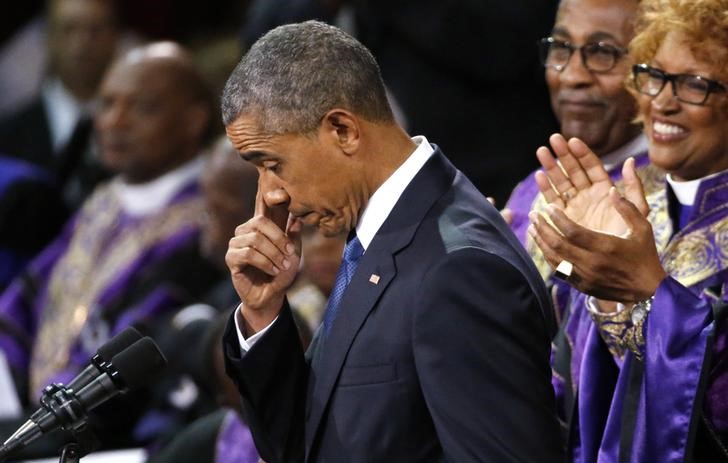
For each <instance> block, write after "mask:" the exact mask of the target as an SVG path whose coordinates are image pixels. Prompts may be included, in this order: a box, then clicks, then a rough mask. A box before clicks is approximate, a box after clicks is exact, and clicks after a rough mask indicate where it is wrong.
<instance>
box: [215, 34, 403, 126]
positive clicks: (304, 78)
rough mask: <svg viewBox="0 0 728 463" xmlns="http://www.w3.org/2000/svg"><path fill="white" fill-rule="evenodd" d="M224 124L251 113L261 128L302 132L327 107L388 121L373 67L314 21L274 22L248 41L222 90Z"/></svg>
mask: <svg viewBox="0 0 728 463" xmlns="http://www.w3.org/2000/svg"><path fill="white" fill-rule="evenodd" d="M221 106H222V119H223V123H224V124H225V125H226V126H227V125H229V124H230V123H232V122H233V121H234V120H235V119H237V118H238V117H240V115H242V114H244V113H245V114H251V115H254V117H255V118H256V122H257V123H258V124H260V126H261V128H262V129H263V130H264V131H265V132H267V133H277V134H280V133H307V132H311V131H313V130H315V129H316V127H318V125H319V123H320V122H321V118H322V117H323V116H324V114H326V112H327V111H329V110H331V109H333V108H337V107H338V108H342V109H346V110H350V111H352V112H354V113H356V114H358V115H360V116H362V117H363V118H364V119H367V120H370V121H373V122H390V121H393V120H394V117H393V115H392V110H391V108H390V106H389V102H388V101H387V95H386V92H385V90H384V83H383V81H382V76H381V73H380V71H379V66H378V65H377V62H376V60H375V59H374V57H373V56H372V54H371V53H370V52H369V50H368V49H367V48H366V47H365V46H364V45H362V44H361V43H359V42H358V41H357V40H356V39H354V38H353V37H351V36H350V35H348V34H346V33H345V32H343V31H342V30H340V29H338V28H336V27H334V26H330V25H327V24H324V23H322V22H318V21H306V22H303V23H298V24H288V25H285V26H280V27H277V28H275V29H273V30H271V31H269V32H268V33H267V34H265V35H264V36H263V37H261V38H260V39H259V40H258V41H257V42H255V43H254V44H253V46H252V47H251V48H250V50H249V51H248V53H246V55H245V56H243V58H242V59H241V60H240V62H239V63H238V65H237V66H236V67H235V70H233V72H232V74H231V75H230V77H229V78H228V81H227V83H226V84H225V88H224V90H223V94H222V102H221Z"/></svg>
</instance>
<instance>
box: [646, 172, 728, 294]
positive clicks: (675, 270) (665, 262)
mask: <svg viewBox="0 0 728 463" xmlns="http://www.w3.org/2000/svg"><path fill="white" fill-rule="evenodd" d="M717 188H728V185H720V186H718V187H717ZM704 196H706V195H704ZM647 202H648V204H649V205H650V215H649V216H648V219H649V221H650V223H651V224H652V229H653V233H654V235H655V243H656V244H657V251H658V253H659V255H660V259H661V261H662V266H663V268H664V269H665V271H666V272H667V273H668V274H670V276H672V277H673V278H675V279H676V280H677V281H679V282H680V284H682V285H683V286H686V287H689V286H693V285H695V284H697V283H699V282H701V281H703V280H705V279H706V278H708V277H710V276H712V275H714V274H716V273H717V272H719V271H721V270H723V269H725V268H726V267H727V266H728V204H722V205H719V206H718V207H715V208H713V209H711V210H703V207H702V205H701V204H696V205H695V206H694V207H696V208H698V210H699V213H698V214H697V217H696V218H695V219H694V220H695V221H698V220H706V219H708V221H709V216H712V215H716V214H719V215H722V216H723V217H721V218H720V219H718V220H715V221H713V222H712V223H710V222H709V223H708V224H707V225H706V226H704V227H700V228H696V229H694V230H692V231H688V232H687V233H684V232H682V231H680V232H678V233H676V234H675V236H672V231H673V226H672V220H671V219H670V214H669V212H668V204H667V191H666V189H664V188H663V190H662V191H658V192H655V193H653V194H652V195H649V196H648V197H647ZM693 225H694V223H690V224H687V225H686V226H685V227H684V230H690V229H691V228H693ZM671 236H672V239H671Z"/></svg>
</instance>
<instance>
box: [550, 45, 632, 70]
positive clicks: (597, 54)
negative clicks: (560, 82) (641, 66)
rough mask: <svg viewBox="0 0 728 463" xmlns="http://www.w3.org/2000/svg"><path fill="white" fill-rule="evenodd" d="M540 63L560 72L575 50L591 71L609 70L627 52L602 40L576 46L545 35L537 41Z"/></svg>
mask: <svg viewBox="0 0 728 463" xmlns="http://www.w3.org/2000/svg"><path fill="white" fill-rule="evenodd" d="M538 48H539V52H540V56H541V63H542V64H543V65H544V66H546V67H547V68H553V69H555V70H556V71H558V72H561V71H563V70H564V68H566V65H567V64H569V59H571V55H573V54H574V52H575V51H576V50H579V53H580V54H581V62H582V63H584V66H585V67H586V68H587V69H588V70H590V71H592V72H607V71H611V70H612V69H613V68H614V66H616V65H617V62H618V61H619V60H620V58H622V57H623V56H624V55H626V54H627V49H626V48H622V47H618V46H616V45H611V44H608V43H604V42H594V43H585V44H584V45H582V46H580V47H577V46H576V45H573V44H572V43H570V42H567V41H566V40H559V39H555V38H553V37H546V38H543V39H541V40H539V41H538Z"/></svg>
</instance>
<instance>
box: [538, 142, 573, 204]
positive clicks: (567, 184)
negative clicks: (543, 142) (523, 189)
mask: <svg viewBox="0 0 728 463" xmlns="http://www.w3.org/2000/svg"><path fill="white" fill-rule="evenodd" d="M553 137H554V136H553V135H552V138H553ZM559 137H560V135H559ZM536 157H537V158H538V161H539V162H540V163H541V165H542V166H543V172H544V173H545V174H546V176H547V177H548V179H549V182H551V185H553V187H554V189H555V190H556V191H557V192H558V193H559V194H560V193H563V192H565V191H568V190H569V189H570V188H573V185H572V184H571V181H570V180H569V178H568V177H567V176H566V174H565V173H564V171H563V170H562V169H561V166H560V165H559V164H558V163H557V162H556V159H555V158H554V157H553V155H551V151H549V149H548V148H546V147H543V146H542V147H540V148H539V149H537V150H536Z"/></svg>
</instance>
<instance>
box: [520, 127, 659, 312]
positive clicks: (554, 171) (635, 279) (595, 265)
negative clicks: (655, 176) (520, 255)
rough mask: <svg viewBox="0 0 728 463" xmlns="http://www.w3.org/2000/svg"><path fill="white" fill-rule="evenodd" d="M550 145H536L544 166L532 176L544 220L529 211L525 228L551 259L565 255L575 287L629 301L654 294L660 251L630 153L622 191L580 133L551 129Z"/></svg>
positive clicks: (555, 261) (560, 259) (556, 262)
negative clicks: (571, 134)
mask: <svg viewBox="0 0 728 463" xmlns="http://www.w3.org/2000/svg"><path fill="white" fill-rule="evenodd" d="M549 141H550V143H551V147H552V149H553V151H554V153H556V156H557V159H558V161H559V162H558V163H557V162H556V159H554V158H553V156H552V155H551V153H550V151H549V150H548V148H545V147H541V148H539V149H538V151H537V157H538V159H539V162H540V163H541V165H542V166H543V168H544V170H543V171H542V172H539V173H538V174H537V176H536V182H537V183H538V186H539V189H540V190H541V193H542V194H543V195H544V197H545V199H546V201H547V202H548V203H549V206H548V208H547V211H548V212H547V213H548V217H549V219H550V220H551V222H552V223H549V222H548V221H547V220H545V219H544V217H542V216H540V215H539V214H537V213H534V212H532V213H531V214H530V215H529V218H530V219H531V222H532V225H531V227H530V228H529V233H530V234H531V236H532V237H533V239H534V241H535V242H536V244H537V245H538V246H539V247H540V248H541V250H542V251H543V254H544V257H545V258H546V260H547V261H548V262H549V264H550V265H552V266H553V267H557V266H558V265H559V264H560V263H561V262H563V261H566V262H570V263H571V264H572V268H571V272H570V274H568V275H564V277H566V278H567V280H568V282H569V283H570V284H572V285H573V286H575V287H576V288H577V289H579V290H580V291H582V292H584V293H587V294H590V295H592V296H595V297H597V298H601V299H605V300H612V301H621V302H634V301H639V300H642V299H645V298H647V297H649V296H651V295H653V294H654V292H655V290H656V288H657V286H658V285H659V283H660V281H662V279H663V278H664V277H665V271H664V270H663V269H662V266H661V264H660V259H659V257H658V255H657V249H656V247H655V242H654V238H653V235H652V227H651V225H650V223H649V222H648V221H647V219H646V218H645V217H646V215H647V213H648V212H649V208H648V206H647V202H646V200H645V197H644V191H643V188H642V183H641V182H640V180H639V178H638V177H637V174H636V172H635V167H634V160H633V159H631V158H630V159H628V160H627V161H626V162H625V164H624V167H623V169H622V175H623V182H624V186H625V197H621V196H620V195H619V193H618V192H617V190H616V188H615V187H614V185H613V184H612V182H611V180H610V179H609V175H608V174H607V172H606V170H605V169H604V166H603V165H602V163H601V162H600V161H599V158H598V157H597V156H596V155H595V154H594V153H593V152H592V151H591V150H590V149H589V147H588V146H586V144H584V143H583V142H582V141H581V140H578V139H575V138H572V139H571V140H569V141H568V142H567V141H566V140H565V139H564V137H563V136H561V135H558V134H556V135H552V136H551V138H550V140H549Z"/></svg>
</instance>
